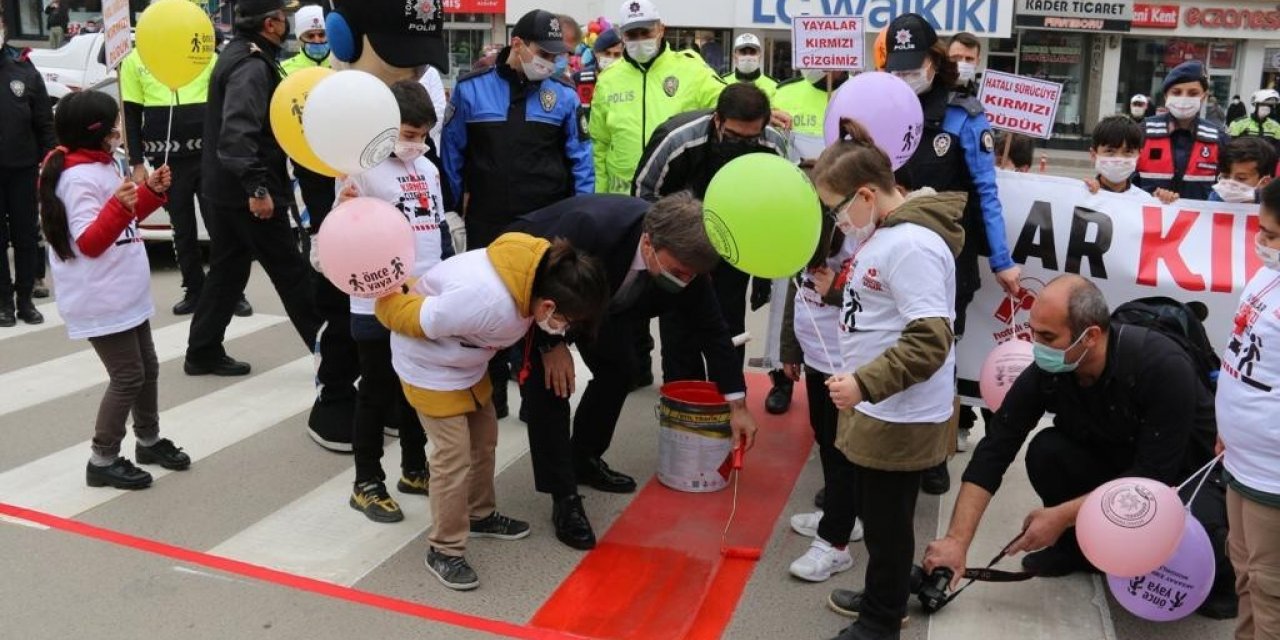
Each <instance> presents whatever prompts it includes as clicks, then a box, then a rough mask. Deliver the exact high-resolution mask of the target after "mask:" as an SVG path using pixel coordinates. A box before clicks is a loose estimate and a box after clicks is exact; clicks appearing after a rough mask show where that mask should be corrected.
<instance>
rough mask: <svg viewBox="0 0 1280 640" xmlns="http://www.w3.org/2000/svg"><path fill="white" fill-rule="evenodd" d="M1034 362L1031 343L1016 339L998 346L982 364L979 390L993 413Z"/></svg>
mask: <svg viewBox="0 0 1280 640" xmlns="http://www.w3.org/2000/svg"><path fill="white" fill-rule="evenodd" d="M1033 362H1035V356H1034V355H1033V354H1032V349H1031V343H1030V342H1027V341H1026V340H1019V339H1017V338H1014V339H1013V340H1006V341H1004V342H1001V343H1000V344H998V345H996V348H995V349H992V350H991V353H990V354H988V355H987V359H986V361H985V362H983V363H982V373H981V374H980V375H979V376H978V390H979V391H981V392H982V400H983V401H984V402H986V403H987V407H988V408H990V409H991V410H992V411H995V410H997V409H999V408H1000V405H1001V404H1002V403H1004V397H1005V395H1006V394H1007V393H1009V387H1012V386H1013V381H1014V380H1017V379H1018V376H1020V375H1022V371H1023V370H1024V369H1026V368H1027V367H1029V366H1031V364H1032V363H1033Z"/></svg>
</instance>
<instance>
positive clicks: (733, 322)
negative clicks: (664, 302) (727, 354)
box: [658, 261, 751, 382]
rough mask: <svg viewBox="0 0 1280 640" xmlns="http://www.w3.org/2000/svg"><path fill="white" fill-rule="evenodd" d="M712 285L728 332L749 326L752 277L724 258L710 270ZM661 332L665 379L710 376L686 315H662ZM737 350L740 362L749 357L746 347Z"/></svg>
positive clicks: (733, 334) (730, 333) (731, 332)
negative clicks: (748, 304)
mask: <svg viewBox="0 0 1280 640" xmlns="http://www.w3.org/2000/svg"><path fill="white" fill-rule="evenodd" d="M711 284H712V286H713V287H714V288H715V292H716V299H717V300H719V301H720V313H721V314H723V315H724V321H725V323H726V324H728V325H729V335H731V336H736V335H739V334H741V333H742V332H743V331H744V330H745V328H746V318H747V288H748V286H749V285H750V284H751V276H749V275H747V274H746V273H743V272H741V271H738V270H737V269H735V268H734V267H733V266H732V265H730V264H729V263H727V262H724V261H721V262H720V263H718V264H717V265H716V268H715V271H712V272H711ZM658 332H659V335H661V336H662V379H663V381H664V382H673V381H676V380H706V379H707V368H706V365H705V363H704V361H703V354H702V345H701V343H699V342H698V340H697V338H696V337H695V336H694V334H693V332H692V330H691V328H690V327H689V326H688V325H687V324H686V323H685V319H684V315H683V314H681V313H680V312H679V311H678V310H672V311H668V312H666V313H664V314H662V316H661V317H660V318H659V319H658ZM736 351H737V353H738V364H739V365H741V364H742V363H743V362H744V361H745V359H746V355H747V348H746V347H745V346H742V347H738V348H737V349H736Z"/></svg>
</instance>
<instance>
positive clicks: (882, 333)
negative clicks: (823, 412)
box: [814, 120, 966, 638]
mask: <svg viewBox="0 0 1280 640" xmlns="http://www.w3.org/2000/svg"><path fill="white" fill-rule="evenodd" d="M841 127H842V131H843V135H844V139H843V140H841V141H840V142H838V143H836V144H835V145H832V146H831V147H829V148H828V149H827V150H826V151H824V152H823V154H822V156H821V157H820V158H819V159H818V164H817V167H816V168H815V170H814V184H815V186H816V187H817V189H818V196H819V197H820V198H821V199H822V203H823V204H824V205H825V206H827V207H828V208H830V209H831V210H832V211H833V212H834V214H835V216H836V224H837V225H839V226H840V229H841V231H843V232H844V233H845V235H846V236H848V237H850V238H851V239H852V240H853V241H854V242H855V243H857V247H856V249H855V250H854V252H853V253H852V255H851V256H850V259H849V263H848V266H847V267H846V269H845V273H844V274H843V276H842V277H841V278H840V280H843V281H844V282H845V285H844V299H843V305H842V308H841V310H840V312H839V317H838V319H837V320H836V321H837V322H838V323H839V327H840V330H839V335H840V352H841V356H842V358H843V365H844V369H843V371H842V372H836V373H835V374H834V375H832V376H831V378H830V379H828V381H827V388H828V390H829V391H830V395H831V399H832V401H833V402H834V403H835V405H836V407H838V408H839V409H840V410H841V413H840V418H839V424H838V426H837V430H836V441H835V446H836V448H837V449H839V450H840V452H842V453H843V454H844V455H845V457H846V458H848V459H849V462H851V463H852V464H853V478H852V483H851V484H852V491H851V492H850V493H851V494H852V504H853V505H854V514H855V515H856V516H858V517H860V518H861V519H862V522H863V525H864V528H865V532H866V545H867V554H868V556H870V560H868V563H867V575H866V591H865V593H864V596H863V598H862V604H861V607H860V611H859V618H858V621H857V622H856V623H855V624H854V626H853V627H851V628H850V629H849V630H846V631H845V632H844V633H843V634H842V635H841V637H842V638H844V637H851V638H863V637H868V638H869V637H877V638H878V637H897V633H898V629H899V628H900V625H901V621H902V619H903V617H904V616H905V615H906V611H907V598H908V596H909V588H910V584H909V581H910V580H909V579H910V575H911V565H912V559H913V557H914V555H915V532H914V522H913V521H914V517H915V504H916V496H917V495H918V493H919V491H920V480H921V476H922V472H923V471H924V470H926V469H929V468H931V467H933V466H936V465H937V464H939V463H941V462H942V461H943V460H944V459H945V458H946V456H947V454H948V453H949V452H950V450H951V448H952V447H953V446H954V445H955V436H954V435H953V434H952V432H951V431H950V430H949V429H948V427H947V424H948V422H949V421H950V419H951V417H952V413H953V410H954V405H953V400H954V398H955V391H954V384H955V354H954V351H953V349H952V343H953V334H952V326H951V323H952V320H953V316H954V311H953V310H954V308H955V287H956V279H955V258H956V256H957V255H958V254H959V252H960V248H961V247H962V246H963V245H964V228H963V226H962V225H961V217H962V215H963V212H964V204H965V200H966V195H965V194H964V193H942V194H935V195H921V196H917V197H913V198H911V199H910V200H908V199H906V198H905V197H904V196H903V195H902V194H901V193H900V192H899V191H898V190H897V188H896V184H895V182H894V177H893V171H892V169H891V166H890V164H889V158H888V156H886V155H885V153H884V152H883V151H881V150H880V149H879V148H878V147H876V146H875V144H874V143H873V142H872V140H871V138H870V136H869V135H868V134H867V133H866V131H865V130H863V129H862V127H861V126H859V125H858V124H857V123H855V122H853V121H851V120H844V121H842V122H841ZM845 489H848V487H845ZM833 491H834V489H833V487H827V497H826V499H827V501H828V502H830V501H831V500H832V499H833V495H832V493H833ZM830 542H831V544H832V545H837V544H838V545H841V546H843V543H844V541H838V540H837V541H830ZM831 555H832V556H833V557H835V556H836V555H838V554H836V553H834V552H833V553H832V554H831Z"/></svg>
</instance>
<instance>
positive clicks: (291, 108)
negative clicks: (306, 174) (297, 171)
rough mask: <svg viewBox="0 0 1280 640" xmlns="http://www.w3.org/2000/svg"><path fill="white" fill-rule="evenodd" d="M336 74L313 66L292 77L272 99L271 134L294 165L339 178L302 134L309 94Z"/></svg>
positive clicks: (297, 72) (281, 85)
mask: <svg viewBox="0 0 1280 640" xmlns="http://www.w3.org/2000/svg"><path fill="white" fill-rule="evenodd" d="M333 73H334V71H333V69H326V68H324V67H311V68H310V69H303V70H301V71H295V72H293V73H291V74H289V77H287V78H285V79H284V81H283V82H281V83H280V86H278V87H276V92H275V94H274V95H273V96H271V131H272V132H273V133H275V135H276V142H279V143H280V148H281V149H284V152H285V153H287V154H289V157H290V158H293V161H294V162H296V163H298V164H300V165H302V166H304V167H306V168H308V169H310V170H312V171H314V172H316V173H320V174H324V175H326V176H330V177H337V176H338V174H339V173H341V172H339V171H338V170H337V169H334V168H333V167H330V166H329V165H327V164H325V162H324V161H323V160H321V159H320V158H318V157H317V156H316V154H315V152H314V151H312V150H311V145H309V144H307V137H306V136H305V135H303V133H302V109H303V107H305V106H306V104H307V94H309V93H311V90H312V89H314V88H315V86H316V85H317V84H320V81H321V80H324V79H325V78H327V77H328V76H330V75H331V74H333Z"/></svg>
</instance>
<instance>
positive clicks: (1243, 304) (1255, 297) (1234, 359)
mask: <svg viewBox="0 0 1280 640" xmlns="http://www.w3.org/2000/svg"><path fill="white" fill-rule="evenodd" d="M1278 282H1280V280H1277V281H1273V282H1272V284H1271V285H1269V286H1268V287H1266V288H1265V289H1263V290H1262V291H1261V292H1255V293H1252V294H1249V295H1246V296H1244V297H1243V298H1241V300H1240V307H1239V308H1238V309H1237V310H1236V317H1235V320H1234V322H1233V325H1234V326H1233V327H1232V332H1231V340H1230V341H1229V342H1227V353H1226V354H1224V358H1223V361H1222V370H1223V371H1224V372H1226V374H1227V375H1229V376H1231V377H1233V378H1236V379H1238V380H1240V381H1241V382H1243V383H1245V384H1247V385H1249V386H1250V387H1253V388H1254V389H1257V390H1259V391H1262V392H1263V393H1269V392H1270V391H1271V389H1272V387H1271V385H1269V384H1266V383H1264V382H1262V381H1261V380H1259V379H1258V378H1257V377H1255V375H1254V369H1255V368H1258V367H1260V366H1261V365H1262V363H1263V362H1265V360H1264V351H1265V350H1266V348H1267V345H1266V343H1265V341H1264V340H1263V336H1262V335H1261V333H1259V332H1257V331H1255V330H1254V329H1255V327H1256V326H1257V321H1258V320H1259V319H1260V318H1261V317H1262V315H1263V314H1264V313H1266V311H1267V307H1268V305H1267V303H1266V301H1265V300H1264V298H1265V296H1266V295H1267V294H1268V293H1270V291H1271V290H1272V289H1274V288H1275V285H1276V284H1277V283H1278ZM1277 311H1280V309H1277ZM1278 317H1280V316H1278Z"/></svg>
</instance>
